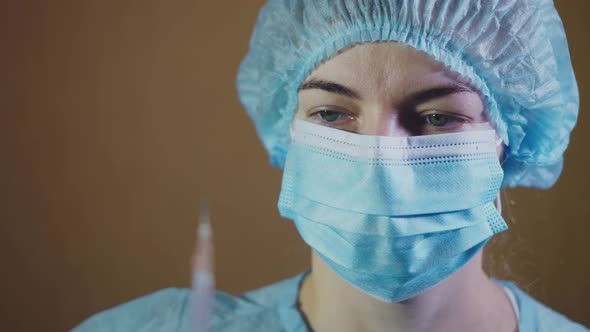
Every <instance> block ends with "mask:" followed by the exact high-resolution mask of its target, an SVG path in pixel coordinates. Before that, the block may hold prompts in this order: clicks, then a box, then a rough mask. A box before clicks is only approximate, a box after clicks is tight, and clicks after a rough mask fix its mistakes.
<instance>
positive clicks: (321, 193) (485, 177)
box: [279, 120, 507, 302]
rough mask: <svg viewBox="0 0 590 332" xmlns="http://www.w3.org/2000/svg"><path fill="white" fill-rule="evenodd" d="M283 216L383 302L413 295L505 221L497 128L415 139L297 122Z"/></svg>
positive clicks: (285, 179)
mask: <svg viewBox="0 0 590 332" xmlns="http://www.w3.org/2000/svg"><path fill="white" fill-rule="evenodd" d="M291 135H292V142H291V144H290V146H289V150H288V153H287V159H286V164H285V169H284V174H283V182H282V188H281V194H280V199H279V210H280V212H281V215H282V216H283V217H286V218H289V219H292V220H293V221H294V222H295V225H296V227H297V229H298V230H299V232H300V234H301V236H302V237H303V240H304V241H305V242H306V243H307V244H308V245H309V246H311V248H313V250H315V251H316V252H317V253H318V254H319V256H320V257H321V258H322V259H323V260H324V262H325V263H326V264H328V265H329V266H330V267H331V268H332V269H333V270H334V271H335V272H336V273H337V274H338V275H339V276H340V277H342V278H343V279H344V280H346V281H347V282H349V283H350V284H352V285H353V286H355V287H357V288H358V289H360V290H362V291H364V292H366V293H368V294H370V295H372V296H374V297H376V298H378V299H380V300H382V301H386V302H397V301H402V300H404V299H408V298H411V297H413V296H415V295H417V294H419V293H421V292H423V291H424V290H426V289H428V288H430V287H432V286H434V285H436V284H438V283H439V282H441V281H443V280H444V279H446V278H448V277H449V276H450V275H451V274H453V273H454V272H455V271H457V270H458V269H459V268H461V267H462V266H463V265H465V264H466V263H467V262H468V261H469V260H470V259H471V258H472V257H473V256H474V255H475V254H476V253H477V252H478V251H479V250H481V248H482V247H483V246H484V245H485V243H486V242H487V241H488V240H489V239H490V238H491V237H492V235H494V234H496V233H498V232H501V231H503V230H505V229H507V226H506V223H505V222H504V220H503V219H502V217H501V215H500V214H499V213H498V211H497V209H496V208H495V206H494V204H493V202H494V200H495V199H496V197H497V195H498V192H499V190H500V186H501V183H502V178H503V172H502V168H501V166H500V163H499V161H498V157H497V154H496V136H495V132H494V131H493V130H490V129H488V130H477V131H466V132H460V133H451V134H442V135H427V136H416V137H384V136H368V135H359V134H354V133H349V132H345V131H341V130H337V129H333V128H329V127H325V126H320V125H316V124H313V123H310V122H305V121H301V120H295V123H294V127H293V130H292V132H291Z"/></svg>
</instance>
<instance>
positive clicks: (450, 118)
mask: <svg viewBox="0 0 590 332" xmlns="http://www.w3.org/2000/svg"><path fill="white" fill-rule="evenodd" d="M421 118H422V121H424V123H425V124H426V125H429V126H432V127H436V128H449V127H453V126H457V125H460V124H462V123H465V122H466V119H463V118H462V117H459V116H454V115H449V114H444V113H429V114H424V115H422V116H421Z"/></svg>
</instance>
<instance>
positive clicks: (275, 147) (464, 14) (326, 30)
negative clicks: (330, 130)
mask: <svg viewBox="0 0 590 332" xmlns="http://www.w3.org/2000/svg"><path fill="white" fill-rule="evenodd" d="M374 41H398V42H401V43H404V44H406V45H409V46H411V47H414V48H416V49H418V50H420V51H423V52H426V53H427V54H429V55H431V56H432V57H433V58H434V59H436V60H438V61H441V62H442V63H444V64H446V65H447V66H448V68H449V69H450V70H452V71H454V72H456V73H458V74H460V75H461V76H463V77H465V78H467V79H468V80H469V81H471V83H472V84H473V85H474V86H475V87H476V88H477V89H479V90H480V91H481V92H482V94H483V96H484V98H485V102H486V105H487V108H488V112H489V117H490V119H491V121H492V122H493V123H494V124H495V126H496V128H497V130H498V132H499V133H500V135H501V137H502V139H503V140H504V142H505V144H507V145H508V149H507V157H508V159H507V160H506V161H505V163H504V170H505V175H506V176H505V178H504V185H505V186H511V187H514V186H532V187H538V188H548V187H550V186H552V185H553V184H554V183H555V181H556V180H557V178H558V177H559V175H560V173H561V170H562V164H563V153H564V151H565V149H566V148H567V146H568V144H569V136H570V132H571V131H572V129H573V127H574V125H575V123H576V121H577V115H578V108H579V95H578V89H577V84H576V80H575V77H574V73H573V70H572V65H571V61H570V55H569V51H568V45H567V40H566V36H565V31H564V29H563V26H562V23H561V20H560V18H559V15H558V13H557V11H556V9H555V7H554V5H553V2H552V1H551V0H448V1H439V0H269V1H268V3H267V4H266V5H265V6H264V7H263V8H262V9H261V11H260V14H259V17H258V20H257V23H256V26H255V28H254V32H253V34H252V39H251V41H250V49H249V51H248V53H247V55H246V56H245V58H244V60H243V62H242V64H241V66H240V69H239V73H238V79H237V84H238V92H239V95H240V99H241V101H242V104H243V105H244V107H245V108H246V110H247V112H248V114H249V115H250V117H251V118H252V120H253V121H254V123H255V125H256V128H257V131H258V134H259V136H260V138H261V139H262V142H263V143H264V146H265V148H266V149H267V151H268V153H269V155H270V157H271V163H272V164H273V165H275V166H278V167H281V168H282V167H283V166H284V162H285V156H286V153H287V148H288V145H289V126H290V125H291V122H292V120H293V116H294V114H295V111H296V109H297V103H298V94H297V92H298V87H299V86H300V85H301V83H302V82H303V81H304V79H305V78H306V77H307V76H308V75H309V74H310V73H311V72H312V71H313V70H314V69H315V68H316V67H317V66H318V65H319V64H321V63H322V62H323V61H326V60H327V59H329V58H330V57H331V56H333V55H335V54H337V52H338V51H340V50H342V49H344V48H347V47H350V46H353V45H355V44H358V43H363V42H374Z"/></svg>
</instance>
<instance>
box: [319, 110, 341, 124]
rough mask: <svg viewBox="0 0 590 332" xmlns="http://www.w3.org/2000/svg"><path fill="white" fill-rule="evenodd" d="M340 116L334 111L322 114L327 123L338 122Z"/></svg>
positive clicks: (322, 112)
mask: <svg viewBox="0 0 590 332" xmlns="http://www.w3.org/2000/svg"><path fill="white" fill-rule="evenodd" d="M339 115H340V114H339V113H338V112H334V111H321V112H320V116H321V117H322V120H324V121H327V122H334V121H336V120H338V116H339Z"/></svg>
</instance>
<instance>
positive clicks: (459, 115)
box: [418, 109, 473, 121]
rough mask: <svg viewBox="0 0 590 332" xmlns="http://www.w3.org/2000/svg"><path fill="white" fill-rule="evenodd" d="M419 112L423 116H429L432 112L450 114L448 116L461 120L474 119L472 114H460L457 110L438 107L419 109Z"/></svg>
mask: <svg viewBox="0 0 590 332" xmlns="http://www.w3.org/2000/svg"><path fill="white" fill-rule="evenodd" d="M418 114H419V115H420V116H421V117H425V116H428V115H431V114H440V115H444V116H448V117H450V118H453V119H455V120H461V121H471V120H473V119H472V118H471V117H470V116H467V115H464V114H458V113H455V112H449V111H443V110H437V109H429V110H425V111H419V112H418Z"/></svg>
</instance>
